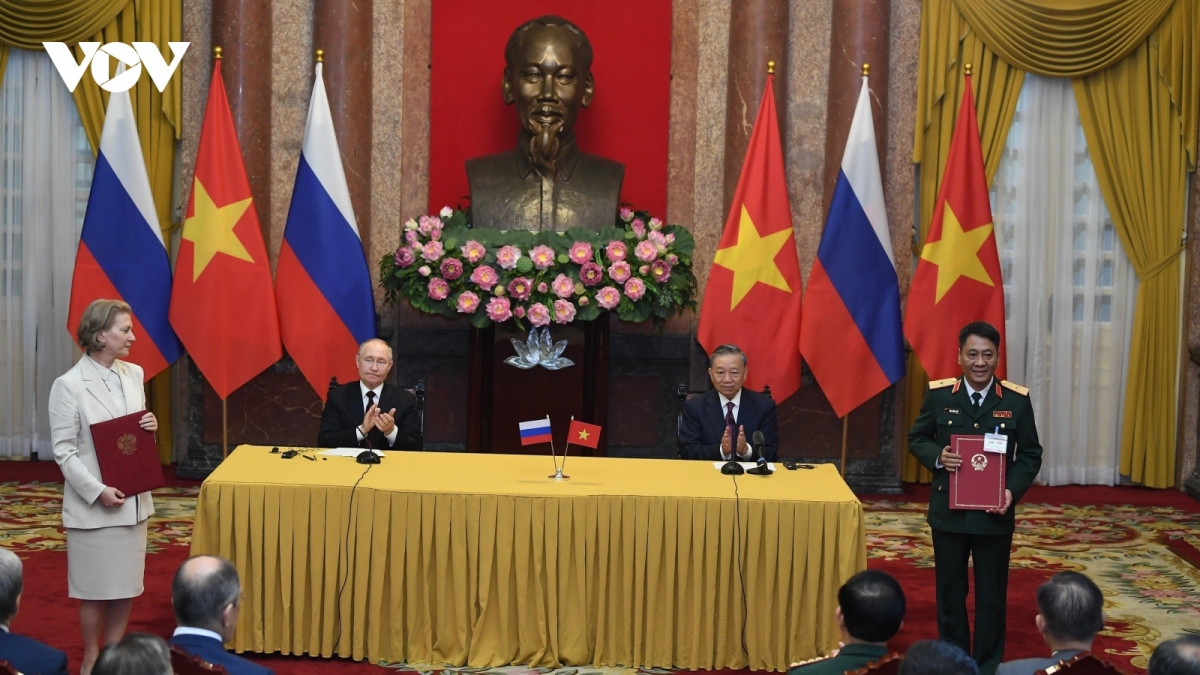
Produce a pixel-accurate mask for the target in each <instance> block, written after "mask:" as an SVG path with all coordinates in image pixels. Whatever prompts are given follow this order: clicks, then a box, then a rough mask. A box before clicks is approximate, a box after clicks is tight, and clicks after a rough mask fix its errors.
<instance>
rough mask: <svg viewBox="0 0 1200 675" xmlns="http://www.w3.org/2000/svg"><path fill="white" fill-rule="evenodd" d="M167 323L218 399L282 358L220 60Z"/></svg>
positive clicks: (276, 319)
mask: <svg viewBox="0 0 1200 675" xmlns="http://www.w3.org/2000/svg"><path fill="white" fill-rule="evenodd" d="M171 325H172V326H174V327H175V332H176V333H177V334H178V335H179V339H180V340H181V341H182V342H183V346H184V347H185V348H186V349H187V351H188V354H189V355H190V356H191V357H192V360H193V361H195V362H196V367H197V368H199V369H200V372H201V373H203V374H204V377H205V379H207V380H208V382H209V384H211V385H212V388H213V389H214V390H216V392H217V395H218V396H220V397H221V398H222V399H226V398H228V397H229V395H230V394H231V393H233V391H234V390H235V389H237V388H238V387H240V386H242V385H243V384H245V383H246V382H248V381H249V380H250V378H252V377H254V376H255V375H257V374H259V373H260V372H262V371H263V370H265V369H266V368H267V367H268V366H270V365H271V364H272V363H275V362H276V361H278V360H279V359H280V357H281V356H283V349H282V347H281V346H280V343H279V316H278V313H277V312H276V310H275V292H274V290H273V289H272V287H271V267H270V262H269V260H268V259H267V249H266V247H264V246H263V239H262V231H261V230H260V229H259V224H258V213H257V212H256V211H255V209H254V199H253V197H252V195H251V194H250V181H249V180H247V178H246V166H245V164H243V163H242V150H241V146H239V145H238V140H237V133H236V132H235V131H234V128H233V115H232V114H231V113H230V110H229V99H228V98H227V97H226V96H225V82H224V80H223V79H222V78H221V61H220V60H219V59H218V60H217V61H216V63H214V64H213V75H212V83H211V85H210V86H209V90H208V104H207V106H206V107H205V110H204V124H203V125H202V126H201V127H200V147H199V148H198V150H197V152H196V176H195V178H194V179H193V181H192V194H191V199H190V200H189V202H188V209H187V216H186V218H185V219H184V221H183V236H182V238H181V239H180V242H179V258H178V259H177V260H176V262H175V283H174V286H172V288H171Z"/></svg>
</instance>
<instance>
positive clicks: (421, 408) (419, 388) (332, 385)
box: [325, 375, 425, 450]
mask: <svg viewBox="0 0 1200 675" xmlns="http://www.w3.org/2000/svg"><path fill="white" fill-rule="evenodd" d="M337 387H338V379H337V376H336V375H334V376H333V377H331V378H329V392H328V393H327V394H326V395H325V398H326V399H328V398H329V397H330V396H333V390H334V389H337ZM404 390H405V391H407V392H408V393H410V394H412V395H413V396H415V397H416V398H417V419H418V420H420V423H421V444H422V445H424V444H425V380H417V383H416V384H415V385H413V386H411V387H405V388H404ZM416 449H417V450H420V449H421V448H416Z"/></svg>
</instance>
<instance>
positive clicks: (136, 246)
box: [67, 91, 183, 382]
mask: <svg viewBox="0 0 1200 675" xmlns="http://www.w3.org/2000/svg"><path fill="white" fill-rule="evenodd" d="M100 298H108V299H112V300H123V301H124V302H126V303H127V304H128V305H129V308H130V309H132V310H133V316H132V317H131V318H132V319H133V332H134V334H135V335H136V336H137V338H138V339H137V341H136V342H134V343H133V347H132V348H131V349H130V350H129V357H128V360H129V362H131V363H136V364H137V365H139V366H141V367H142V370H143V371H144V372H145V380H146V381H147V382H149V381H150V378H152V377H154V376H155V375H157V374H158V373H160V372H162V371H163V369H165V368H166V367H167V366H169V365H171V364H172V363H174V362H175V360H176V359H178V358H179V355H180V354H181V353H183V348H182V347H181V346H180V344H179V340H178V339H177V338H176V337H175V331H173V330H171V324H170V322H169V321H168V319H167V307H168V306H169V305H170V302H171V259H170V257H169V256H168V255H167V248H166V246H165V245H164V243H163V237H162V231H161V230H160V229H159V225H158V213H157V212H156V211H155V207H154V197H153V195H152V194H151V193H150V177H149V175H148V174H147V173H146V162H145V160H144V159H143V157H142V145H141V143H140V142H139V140H138V130H137V121H136V120H135V119H134V117H133V106H132V105H131V104H130V102H129V92H128V91H114V92H113V93H112V94H111V95H110V96H109V97H108V110H107V111H106V112H105V113H104V129H103V130H102V131H101V132H100V152H99V153H98V154H97V155H96V171H95V173H94V174H93V175H92V191H91V194H90V195H89V196H88V205H87V213H86V214H84V216H83V231H82V232H81V233H80V236H79V248H78V249H77V250H76V253H75V273H74V275H73V276H72V278H71V305H70V308H69V309H68V311H67V317H68V318H67V330H68V331H69V332H70V333H71V335H72V336H74V335H75V330H76V328H78V326H79V319H80V318H81V317H82V316H83V310H84V309H86V308H87V306H88V304H90V303H91V302H92V301H93V300H97V299H100Z"/></svg>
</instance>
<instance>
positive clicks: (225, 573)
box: [171, 555, 242, 642]
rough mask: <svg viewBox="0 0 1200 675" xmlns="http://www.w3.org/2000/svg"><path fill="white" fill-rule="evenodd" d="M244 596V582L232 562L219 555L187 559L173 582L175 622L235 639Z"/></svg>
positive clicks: (224, 638) (172, 599) (172, 598)
mask: <svg viewBox="0 0 1200 675" xmlns="http://www.w3.org/2000/svg"><path fill="white" fill-rule="evenodd" d="M241 596H242V585H241V583H240V582H239V581H238V573H237V570H236V569H234V567H233V563H231V562H229V561H228V560H226V559H224V558H218V557H217V556H211V555H198V556H193V557H191V558H188V559H187V560H185V561H183V564H182V565H180V566H179V570H178V571H176V572H175V580H174V581H173V582H172V583H171V603H172V604H173V605H174V606H175V621H176V622H177V623H178V624H179V625H180V626H184V627H187V628H203V629H205V630H211V631H212V632H214V633H217V634H218V635H220V636H221V639H222V640H223V641H225V642H229V641H230V640H231V639H232V638H233V630H234V628H235V627H236V626H237V615H238V601H239V600H240V598H241Z"/></svg>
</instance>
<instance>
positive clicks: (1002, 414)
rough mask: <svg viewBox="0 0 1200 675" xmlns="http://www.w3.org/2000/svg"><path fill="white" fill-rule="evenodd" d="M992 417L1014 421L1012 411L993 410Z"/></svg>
mask: <svg viewBox="0 0 1200 675" xmlns="http://www.w3.org/2000/svg"><path fill="white" fill-rule="evenodd" d="M992 417H1004V418H1006V419H1012V411H1011V410H993V411H992Z"/></svg>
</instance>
